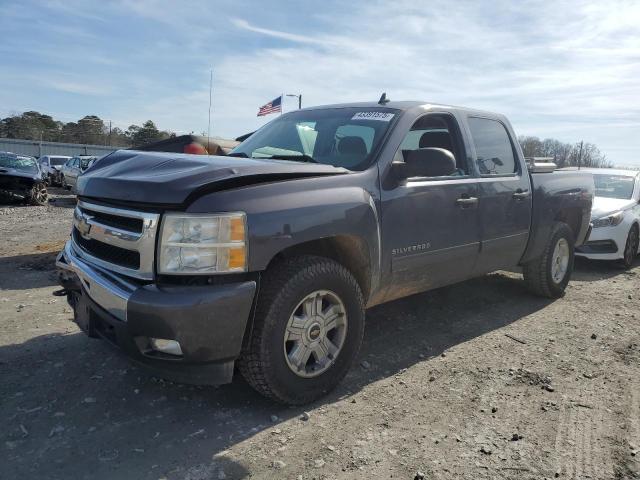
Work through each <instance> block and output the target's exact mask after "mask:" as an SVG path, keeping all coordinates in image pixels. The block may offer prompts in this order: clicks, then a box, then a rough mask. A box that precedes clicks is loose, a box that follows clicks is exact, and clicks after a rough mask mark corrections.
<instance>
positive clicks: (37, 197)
mask: <svg viewBox="0 0 640 480" xmlns="http://www.w3.org/2000/svg"><path fill="white" fill-rule="evenodd" d="M47 199H48V193H47V185H46V184H44V183H36V184H35V185H34V186H33V187H31V190H29V193H28V194H27V197H26V201H27V203H28V204H29V205H46V204H47Z"/></svg>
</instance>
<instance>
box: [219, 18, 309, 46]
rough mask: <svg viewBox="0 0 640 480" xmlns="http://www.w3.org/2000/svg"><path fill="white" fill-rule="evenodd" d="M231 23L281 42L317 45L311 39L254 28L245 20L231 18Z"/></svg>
mask: <svg viewBox="0 0 640 480" xmlns="http://www.w3.org/2000/svg"><path fill="white" fill-rule="evenodd" d="M231 23H233V24H234V25H235V26H236V27H238V28H241V29H243V30H248V31H249V32H254V33H259V34H261V35H266V36H268V37H274V38H280V39H282V40H288V41H290V42H295V43H309V44H317V43H318V40H317V39H314V38H313V37H309V36H304V35H296V34H293V33H287V32H281V31H278V30H271V29H268V28H261V27H255V26H253V25H251V24H250V23H249V22H247V21H246V20H242V19H241V18H232V19H231Z"/></svg>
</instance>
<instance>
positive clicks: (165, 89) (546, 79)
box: [0, 0, 640, 164]
mask: <svg viewBox="0 0 640 480" xmlns="http://www.w3.org/2000/svg"><path fill="white" fill-rule="evenodd" d="M9 1H11V0H9ZM27 1H28V0H27ZM15 5H18V6H21V4H15ZM15 5H14V6H13V7H12V6H11V4H10V5H9V6H7V5H4V6H3V7H0V9H2V8H4V12H7V14H8V15H9V14H10V15H11V20H12V24H15V25H17V26H18V27H20V26H21V25H23V26H22V27H21V28H22V31H26V29H28V28H27V27H28V26H29V25H31V23H30V21H32V20H30V19H29V16H30V17H34V18H38V19H39V20H42V21H51V23H52V24H53V25H55V29H52V30H51V31H50V32H48V35H49V36H48V37H47V36H45V37H42V35H43V30H44V31H46V25H45V26H43V27H42V28H37V29H28V30H29V31H30V32H31V33H30V35H29V38H24V37H22V36H20V35H7V38H8V40H7V42H11V38H12V37H14V38H20V43H18V42H17V41H16V42H14V43H10V44H7V45H5V46H4V47H0V50H2V51H3V52H5V53H6V52H12V53H13V55H11V58H12V59H13V58H18V59H19V62H22V63H19V62H18V60H16V63H15V65H13V66H11V65H9V66H7V65H3V76H2V77H1V78H0V87H2V88H0V100H2V102H0V103H2V104H3V105H5V108H9V109H14V108H15V109H19V108H20V107H22V105H24V107H23V108H25V109H30V107H29V105H30V103H29V102H33V103H32V104H34V105H45V106H46V110H48V111H55V109H56V108H63V109H64V111H70V110H71V105H70V104H63V105H62V106H60V104H59V103H60V102H59V101H58V100H56V98H54V97H51V98H49V97H40V96H38V94H37V93H36V92H33V91H27V89H29V88H32V87H31V85H33V82H27V83H25V85H24V87H23V89H22V90H21V89H20V85H19V84H18V83H17V82H15V81H13V80H11V78H13V77H17V76H18V75H19V74H22V72H24V71H28V68H26V67H25V65H26V64H28V63H29V62H34V63H35V62H37V72H35V71H34V70H32V71H31V73H32V74H35V73H37V74H38V75H42V76H43V77H44V78H49V77H51V78H53V77H54V76H55V75H56V74H57V73H58V72H59V71H60V70H61V69H62V68H65V69H67V70H68V73H69V75H67V76H63V77H62V78H59V79H57V81H56V83H55V84H54V83H51V84H50V87H52V88H53V89H56V90H57V91H64V92H65V93H70V92H72V93H73V94H74V95H77V100H76V102H75V103H74V104H73V109H74V110H75V111H77V112H78V116H82V115H84V114H88V113H97V114H100V115H102V116H104V117H105V118H107V119H109V118H111V119H113V120H116V119H122V125H120V126H123V127H125V128H126V126H128V125H129V124H131V123H134V122H140V121H144V120H147V119H149V118H151V119H153V120H154V121H156V123H157V124H158V125H159V126H160V127H161V128H165V129H172V130H175V131H179V132H189V131H196V132H201V131H203V130H206V126H207V111H208V98H209V96H208V83H209V69H210V68H211V67H213V70H214V86H213V127H214V128H213V132H214V133H215V134H219V135H223V136H227V137H231V136H237V135H239V134H241V133H245V132H247V131H251V130H253V129H255V128H257V127H259V126H260V125H262V124H264V122H265V121H269V120H271V119H272V118H274V117H273V116H269V117H267V118H266V119H265V118H262V117H261V118H256V113H257V109H258V107H259V106H260V105H262V104H264V103H266V102H268V101H269V100H271V99H273V98H274V97H276V96H278V95H279V94H280V93H294V94H297V93H302V95H303V104H304V105H305V106H309V105H318V104H329V103H337V102H344V101H363V100H372V101H375V100H377V99H378V98H379V96H380V94H381V92H383V91H386V92H387V94H388V96H389V97H390V98H391V99H394V100H409V99H414V100H424V101H427V102H434V103H449V104H455V105H465V106H470V107H475V108H481V109H487V110H493V111H498V112H501V113H504V114H506V115H507V116H509V118H510V119H511V120H512V123H513V124H514V127H515V128H516V130H517V131H518V132H519V133H521V134H533V135H539V136H542V137H556V138H559V139H560V140H563V141H579V140H581V139H584V140H586V141H590V142H594V143H596V144H598V146H599V147H600V148H601V149H602V150H603V151H605V152H612V153H611V154H610V155H609V156H610V158H611V159H612V160H613V161H618V159H620V162H621V163H629V162H637V163H639V164H640V157H638V155H637V152H638V151H640V135H638V134H637V131H638V128H640V101H639V100H640V82H638V80H637V79H638V78H640V29H638V28H637V25H638V24H640V2H631V1H625V0H610V1H608V2H606V3H602V2H595V1H593V2H583V1H581V0H569V1H563V2H553V3H551V2H547V1H542V0H526V1H523V2H517V3H513V2H511V1H507V0H496V1H494V2H474V1H470V0H461V1H459V2H450V1H444V0H431V1H430V2H428V3H424V2H415V1H410V0H397V1H394V2H393V3H390V2H386V1H383V0H370V1H356V2H338V1H336V0H327V2H323V3H322V4H313V3H311V4H310V3H308V2H307V3H296V4H295V5H296V7H295V8H291V7H290V6H282V5H281V6H280V7H278V6H275V7H270V8H269V9H265V8H264V7H263V4H262V3H259V2H257V1H256V0H245V1H244V2H237V1H233V0H220V1H219V2H217V3H216V7H215V8H212V7H211V5H210V4H209V2H206V1H204V0H193V1H190V2H188V4H186V5H185V4H183V3H177V2H172V1H168V0H140V1H138V2H125V1H120V2H100V3H93V2H81V1H79V0H66V1H65V2H64V3H63V2H60V1H57V2H52V3H45V4H43V5H45V8H44V9H40V8H39V7H38V6H37V5H36V6H34V5H31V7H28V6H27V7H25V8H28V9H29V11H30V15H29V16H26V17H25V16H24V15H23V14H22V12H24V10H23V9H21V8H18V7H15ZM49 14H56V15H57V16H56V17H54V18H52V19H50V20H49V18H48V15H49ZM1 17H2V16H0V24H2V21H3V19H2V18H1ZM5 18H8V17H5ZM20 22H23V24H21V23H20ZM74 28H81V30H82V31H83V32H86V33H88V34H89V35H85V36H84V37H83V38H77V39H74V38H73V35H72V34H71V35H65V33H67V32H71V33H72V32H73V29H74ZM60 39H63V40H64V41H63V40H60ZM38 49H42V51H43V52H45V53H44V54H43V55H39V54H38V53H37V51H38ZM65 55H66V56H67V57H68V58H65ZM27 66H28V65H27ZM11 68H13V69H14V70H13V76H12V75H11V74H10V73H11V72H12V70H11ZM33 68H35V67H33ZM3 89H4V90H5V91H7V92H12V93H11V95H9V94H2V93H1V91H2V90H3ZM64 98H65V99H66V98H68V96H65V97H64ZM74 98H75V97H74ZM18 102H20V103H18ZM296 107H297V103H296V100H295V99H291V98H285V109H288V110H290V109H293V108H296ZM614 154H615V156H616V158H613V155H614Z"/></svg>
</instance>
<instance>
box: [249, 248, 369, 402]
mask: <svg viewBox="0 0 640 480" xmlns="http://www.w3.org/2000/svg"><path fill="white" fill-rule="evenodd" d="M261 285H262V286H261V291H260V294H259V297H258V303H257V306H256V316H255V322H254V327H253V332H252V335H251V338H250V340H249V342H248V346H247V348H246V349H245V350H244V351H243V353H242V355H241V357H240V359H239V361H238V367H239V370H240V372H241V373H242V375H243V377H244V378H245V379H246V380H247V382H248V383H249V384H250V385H251V386H252V387H253V388H254V389H255V390H257V391H258V392H259V393H261V394H262V395H264V396H266V397H268V398H270V399H273V400H275V401H277V402H281V403H285V404H290V405H302V404H305V403H309V402H312V401H313V400H315V399H317V398H319V397H321V396H323V395H324V394H326V393H327V392H329V391H331V390H332V389H334V388H335V387H336V386H337V385H338V383H340V381H341V380H342V379H343V378H344V376H345V375H346V374H347V372H348V370H349V368H350V367H351V364H352V363H353V361H354V360H355V358H356V356H357V355H358V351H359V349H360V345H361V344H362V337H363V334H364V300H363V296H362V292H361V290H360V286H359V285H358V283H357V282H356V280H355V278H354V277H353V275H352V274H351V273H350V272H349V270H347V269H346V268H345V267H344V266H342V265H341V264H339V263H337V262H335V261H333V260H330V259H328V258H324V257H316V256H310V255H304V256H298V257H292V258H289V259H286V260H283V261H281V262H280V263H278V264H276V265H274V266H273V267H272V268H270V269H269V270H268V271H267V272H266V273H265V275H264V277H263V280H262V282H261ZM318 290H330V291H331V292H332V293H335V295H337V296H338V298H339V300H340V301H341V302H342V304H343V305H344V308H345V312H346V318H347V328H346V334H345V337H344V343H343V344H342V348H341V349H340V351H339V352H338V353H337V355H336V356H335V358H334V359H333V360H332V362H333V363H332V364H331V365H330V366H329V367H328V369H327V370H326V371H324V372H323V373H321V374H319V375H318V376H315V377H311V378H304V377H301V376H298V375H297V374H296V373H294V371H293V370H292V369H291V368H290V367H289V365H288V363H287V360H286V356H285V348H286V347H285V343H284V334H285V329H286V327H287V323H288V321H289V318H290V316H291V315H292V314H293V313H294V310H295V309H296V307H297V306H298V305H299V304H300V302H301V301H302V299H304V298H305V297H306V296H308V295H309V294H311V293H312V292H315V291H318Z"/></svg>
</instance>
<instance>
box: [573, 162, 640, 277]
mask: <svg viewBox="0 0 640 480" xmlns="http://www.w3.org/2000/svg"><path fill="white" fill-rule="evenodd" d="M583 170H586V171H589V172H591V173H593V180H594V182H595V185H596V192H595V198H594V199H593V207H592V209H591V224H592V226H593V229H592V230H591V235H590V236H589V239H588V241H587V243H585V244H584V245H582V246H581V247H579V248H577V249H576V255H578V256H581V257H586V258H591V259H594V260H620V261H621V262H622V263H623V265H624V266H625V267H627V268H631V266H632V265H633V262H634V260H635V258H636V256H637V255H638V253H639V250H640V240H639V238H640V171H634V170H616V169H611V168H593V169H591V168H589V169H586V168H585V169H583Z"/></svg>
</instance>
